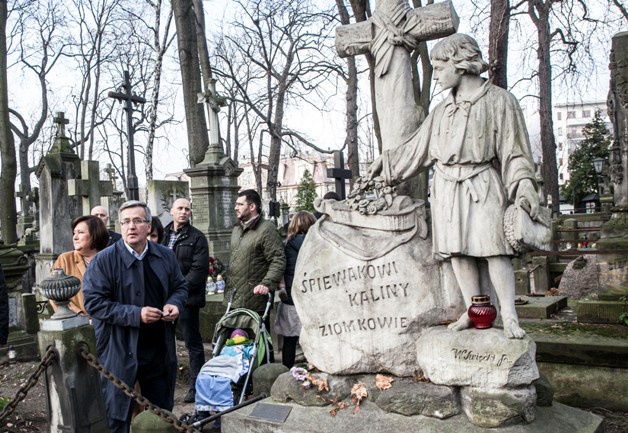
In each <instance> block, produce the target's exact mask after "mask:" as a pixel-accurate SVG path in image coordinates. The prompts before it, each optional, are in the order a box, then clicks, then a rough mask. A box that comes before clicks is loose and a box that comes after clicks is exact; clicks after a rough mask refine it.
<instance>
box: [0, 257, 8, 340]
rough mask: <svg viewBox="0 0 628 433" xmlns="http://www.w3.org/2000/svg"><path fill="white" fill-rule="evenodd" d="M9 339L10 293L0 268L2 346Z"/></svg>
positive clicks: (0, 329)
mask: <svg viewBox="0 0 628 433" xmlns="http://www.w3.org/2000/svg"><path fill="white" fill-rule="evenodd" d="M8 338H9V293H8V292H7V285H6V283H5V281H4V272H3V271H2V266H0V346H4V345H5V344H7V340H8Z"/></svg>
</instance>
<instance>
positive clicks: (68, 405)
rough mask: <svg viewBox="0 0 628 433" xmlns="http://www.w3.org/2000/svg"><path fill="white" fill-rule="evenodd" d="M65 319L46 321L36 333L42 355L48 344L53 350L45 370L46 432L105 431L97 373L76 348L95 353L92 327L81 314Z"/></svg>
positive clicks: (80, 432)
mask: <svg viewBox="0 0 628 433" xmlns="http://www.w3.org/2000/svg"><path fill="white" fill-rule="evenodd" d="M81 319H82V320H81ZM68 320H69V322H68V323H67V324H63V323H60V322H66V321H65V320H46V321H44V323H43V325H42V331H41V332H40V333H39V347H40V351H41V354H42V357H43V355H44V354H45V353H46V351H47V350H48V348H49V347H54V348H55V350H56V351H57V360H56V361H55V362H54V363H53V364H52V366H51V367H49V368H48V369H47V370H46V386H47V397H48V422H49V425H50V432H51V433H55V432H59V433H61V432H63V433H68V432H72V433H107V432H108V431H109V429H108V428H107V417H106V414H105V406H104V402H103V400H102V391H101V388H100V375H99V374H98V372H97V371H96V370H95V369H93V368H92V367H91V366H89V365H88V364H87V362H86V361H85V360H84V359H83V358H82V357H81V355H80V354H79V351H78V348H79V346H80V345H86V346H87V347H88V350H89V351H90V353H93V354H95V353H96V337H95V334H94V328H92V327H91V326H90V325H89V323H88V322H89V321H88V319H87V317H84V316H83V317H78V318H77V317H75V318H72V319H68ZM47 322H56V323H47ZM51 328H52V329H54V328H59V329H57V330H49V329H51Z"/></svg>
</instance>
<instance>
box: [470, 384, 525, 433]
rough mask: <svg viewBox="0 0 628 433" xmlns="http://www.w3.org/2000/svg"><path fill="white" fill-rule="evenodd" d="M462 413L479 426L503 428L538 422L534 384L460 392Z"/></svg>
mask: <svg viewBox="0 0 628 433" xmlns="http://www.w3.org/2000/svg"><path fill="white" fill-rule="evenodd" d="M460 399H461V401H462V410H463V411H464V413H465V414H466V415H467V418H469V420H470V421H471V422H472V423H473V424H475V425H477V426H479V427H489V428H492V427H502V426H507V425H513V424H520V423H522V422H523V423H530V422H532V421H534V414H535V408H534V406H535V402H536V390H535V388H534V385H530V386H528V387H524V388H517V389H488V388H476V387H465V388H462V389H461V390H460Z"/></svg>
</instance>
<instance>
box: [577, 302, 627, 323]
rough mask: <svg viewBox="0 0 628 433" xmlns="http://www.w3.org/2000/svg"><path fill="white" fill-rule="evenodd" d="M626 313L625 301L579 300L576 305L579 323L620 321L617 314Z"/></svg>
mask: <svg viewBox="0 0 628 433" xmlns="http://www.w3.org/2000/svg"><path fill="white" fill-rule="evenodd" d="M623 313H628V303H627V302H626V301H591V300H581V301H578V304H577V305H576V314H577V315H578V322H580V323H611V324H617V323H621V322H620V320H619V316H621V315H622V314H623Z"/></svg>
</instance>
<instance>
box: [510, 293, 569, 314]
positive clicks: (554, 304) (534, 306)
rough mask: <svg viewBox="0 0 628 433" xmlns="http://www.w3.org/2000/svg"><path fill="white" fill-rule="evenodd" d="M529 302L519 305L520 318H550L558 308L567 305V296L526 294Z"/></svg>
mask: <svg viewBox="0 0 628 433" xmlns="http://www.w3.org/2000/svg"><path fill="white" fill-rule="evenodd" d="M522 298H523V299H525V300H527V301H528V303H527V304H523V305H517V306H516V309H517V315H518V316H519V318H520V319H549V318H550V316H551V315H552V314H554V313H555V312H557V311H558V310H560V309H562V308H565V307H567V296H525V297H522Z"/></svg>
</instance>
